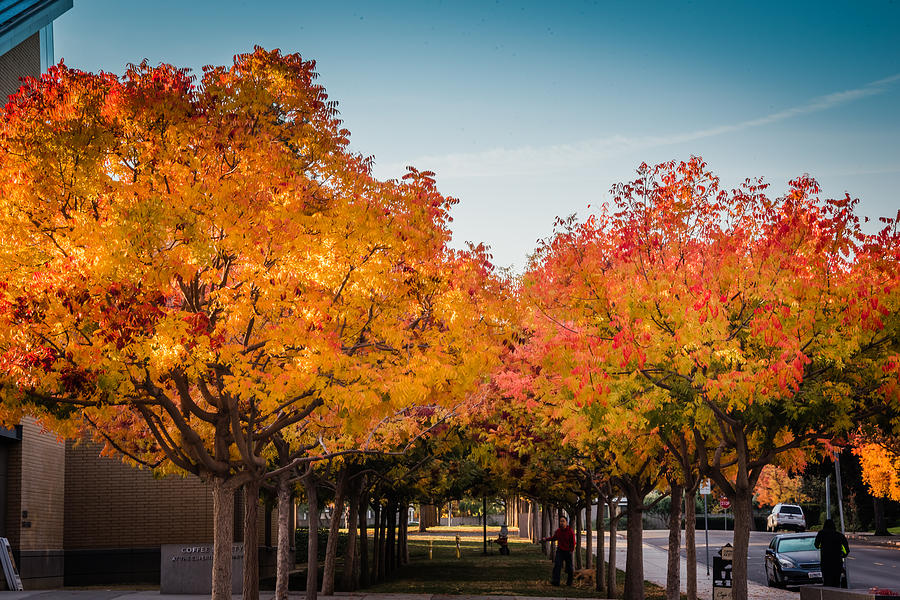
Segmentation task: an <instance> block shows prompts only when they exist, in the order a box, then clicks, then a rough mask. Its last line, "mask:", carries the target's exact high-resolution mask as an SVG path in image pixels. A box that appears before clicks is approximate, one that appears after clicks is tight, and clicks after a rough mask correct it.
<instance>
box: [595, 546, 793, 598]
mask: <svg viewBox="0 0 900 600" xmlns="http://www.w3.org/2000/svg"><path fill="white" fill-rule="evenodd" d="M617 537H618V541H617V543H616V561H617V562H616V567H618V568H619V569H624V568H625V550H626V547H627V546H626V544H627V542H626V539H625V536H623V535H621V534H620V535H619V536H617ZM607 543H608V539H607ZM606 548H607V549H608V548H609V546H608V545H607V546H606ZM685 562H686V561H685V560H684V559H682V561H681V591H682V593H685V592H687V565H686V564H685ZM668 563H669V557H668V553H667V552H666V551H665V550H661V549H659V548H657V547H656V546H652V545H650V544H644V579H645V580H647V581H652V582H653V583H655V584H657V585H660V586H662V587H666V572H667V571H668ZM697 597H698V598H700V599H702V600H710V599H711V598H712V578H711V577H708V576H707V575H706V566H705V565H701V564H699V563H698V564H697ZM747 597H748V598H749V600H798V599H799V598H800V593H799V592H796V591H791V590H783V589H777V588H770V587H766V586H764V585H759V584H758V583H754V582H752V581H749V582H747Z"/></svg>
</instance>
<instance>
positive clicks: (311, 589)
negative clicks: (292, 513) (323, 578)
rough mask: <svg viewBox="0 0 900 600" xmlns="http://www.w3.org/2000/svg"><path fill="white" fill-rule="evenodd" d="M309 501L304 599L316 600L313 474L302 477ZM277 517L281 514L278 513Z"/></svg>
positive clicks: (316, 504)
mask: <svg viewBox="0 0 900 600" xmlns="http://www.w3.org/2000/svg"><path fill="white" fill-rule="evenodd" d="M303 488H304V489H305V490H306V500H307V502H308V503H309V536H308V537H309V543H308V545H307V549H306V600H316V596H317V594H318V590H319V496H318V490H317V489H316V480H315V479H314V476H313V475H306V476H305V477H303ZM278 518H279V519H280V518H281V516H280V515H279V517H278Z"/></svg>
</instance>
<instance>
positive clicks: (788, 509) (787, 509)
mask: <svg viewBox="0 0 900 600" xmlns="http://www.w3.org/2000/svg"><path fill="white" fill-rule="evenodd" d="M781 514H783V515H802V514H803V511H802V510H800V507H799V506H782V507H781Z"/></svg>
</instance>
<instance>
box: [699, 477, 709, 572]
mask: <svg viewBox="0 0 900 600" xmlns="http://www.w3.org/2000/svg"><path fill="white" fill-rule="evenodd" d="M711 491H712V484H711V483H710V481H709V479H704V480H703V483H701V484H700V493H701V494H703V533H705V534H706V576H707V577H709V506H708V505H707V504H706V499H707V497H709V493H710V492H711Z"/></svg>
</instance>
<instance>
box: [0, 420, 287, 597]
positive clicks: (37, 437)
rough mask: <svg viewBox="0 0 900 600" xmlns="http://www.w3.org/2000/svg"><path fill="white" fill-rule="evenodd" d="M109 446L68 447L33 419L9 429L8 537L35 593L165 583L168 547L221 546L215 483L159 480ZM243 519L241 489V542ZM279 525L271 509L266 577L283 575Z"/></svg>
mask: <svg viewBox="0 0 900 600" xmlns="http://www.w3.org/2000/svg"><path fill="white" fill-rule="evenodd" d="M100 449H101V446H100V445H99V444H95V443H91V442H77V443H76V442H72V441H68V442H66V441H62V440H59V439H58V438H57V437H56V435H55V434H53V433H51V432H47V431H43V430H42V429H41V427H40V425H39V424H38V423H36V422H35V421H34V420H33V419H30V418H26V419H24V420H23V422H22V424H21V425H19V426H17V427H16V428H15V430H13V431H0V482H2V485H3V488H4V491H5V494H3V495H2V496H0V508H2V509H3V514H4V515H5V518H4V519H3V522H2V531H0V537H6V538H8V539H9V542H10V545H11V546H12V549H13V555H14V557H15V559H16V563H17V564H18V567H19V572H20V574H21V576H22V583H23V586H24V587H25V589H26V590H28V589H39V588H52V587H61V586H63V585H90V584H115V583H126V584H127V583H150V584H154V583H159V569H160V546H161V545H163V544H181V543H184V544H196V543H209V542H211V541H212V538H213V532H212V514H213V510H212V493H211V488H210V485H209V484H207V483H204V482H202V481H200V480H199V479H198V478H197V477H194V476H187V477H180V476H177V475H174V476H169V477H164V478H157V477H155V476H154V475H153V474H152V473H151V472H150V471H149V470H146V469H137V468H133V467H130V466H128V465H126V464H125V463H123V462H122V461H121V460H120V459H118V458H115V457H113V458H109V457H102V456H100ZM4 470H5V473H4V472H3V471H4ZM291 512H292V515H291V516H292V517H293V510H292V511H291ZM242 522H243V496H242V493H241V491H240V490H239V491H238V493H236V494H235V541H238V542H240V541H244V540H243V536H242ZM276 524H277V509H276V508H275V507H273V506H271V505H264V506H261V507H260V511H259V523H258V527H259V532H260V533H259V540H258V548H259V555H260V573H261V574H262V575H263V576H265V575H268V574H271V573H272V572H273V570H274V558H275V557H274V552H275V548H274V546H275V542H274V540H275V539H276V536H277V530H276ZM0 581H2V577H0ZM0 589H3V585H2V584H0Z"/></svg>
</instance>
